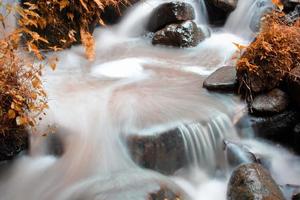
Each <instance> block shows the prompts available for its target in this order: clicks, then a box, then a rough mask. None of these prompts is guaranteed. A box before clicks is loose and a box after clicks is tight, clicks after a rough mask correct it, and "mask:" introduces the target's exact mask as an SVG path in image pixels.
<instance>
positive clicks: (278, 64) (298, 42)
mask: <svg viewBox="0 0 300 200" xmlns="http://www.w3.org/2000/svg"><path fill="white" fill-rule="evenodd" d="M299 24H300V23H299V22H295V23H293V24H288V23H287V22H286V21H285V15H284V14H283V13H281V12H277V11H274V12H272V13H270V14H268V15H267V16H265V17H264V19H263V21H262V25H261V31H260V33H259V35H258V36H257V37H256V39H255V41H254V42H252V43H251V44H250V46H248V47H247V48H246V49H245V51H244V53H243V54H242V56H241V58H240V59H239V61H238V63H237V72H238V79H239V83H240V89H241V90H240V91H241V92H242V93H244V94H245V93H246V96H251V94H252V93H259V92H264V91H268V90H271V89H273V88H275V87H276V86H278V85H279V84H280V83H281V81H282V80H283V79H284V78H285V76H286V75H287V73H288V72H290V71H291V69H293V68H294V67H296V66H297V65H299V63H300V26H299Z"/></svg>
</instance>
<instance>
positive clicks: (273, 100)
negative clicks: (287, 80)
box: [251, 88, 289, 115]
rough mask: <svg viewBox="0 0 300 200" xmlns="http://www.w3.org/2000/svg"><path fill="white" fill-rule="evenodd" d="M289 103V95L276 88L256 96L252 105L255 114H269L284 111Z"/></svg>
mask: <svg viewBox="0 0 300 200" xmlns="http://www.w3.org/2000/svg"><path fill="white" fill-rule="evenodd" d="M288 104H289V98H288V95H287V94H286V93H285V92H283V91H282V90H280V89H277V88H276V89H273V90H271V91H270V92H268V93H266V94H261V95H258V96H257V97H255V98H254V100H253V102H252V106H251V107H252V111H253V114H257V115H269V114H276V113H281V112H283V111H284V110H286V108H287V107H288Z"/></svg>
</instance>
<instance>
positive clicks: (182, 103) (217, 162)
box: [0, 0, 300, 200]
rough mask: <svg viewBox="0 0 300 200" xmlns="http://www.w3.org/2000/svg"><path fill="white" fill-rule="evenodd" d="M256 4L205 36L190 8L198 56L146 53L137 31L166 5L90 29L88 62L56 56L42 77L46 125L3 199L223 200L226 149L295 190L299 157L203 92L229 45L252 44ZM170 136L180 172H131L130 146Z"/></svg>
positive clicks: (6, 182)
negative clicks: (173, 196)
mask: <svg viewBox="0 0 300 200" xmlns="http://www.w3.org/2000/svg"><path fill="white" fill-rule="evenodd" d="M261 1H262V0H240V1H239V3H238V7H237V9H236V10H235V11H234V12H233V13H232V14H231V15H230V16H229V18H228V20H227V22H226V24H225V25H224V27H223V28H214V27H209V25H208V21H207V20H208V19H207V14H206V8H205V4H204V1H202V0H197V1H195V0H194V1H192V0H191V1H187V2H190V3H191V4H192V5H193V6H194V8H195V10H197V11H198V12H197V13H196V17H197V19H196V22H197V24H198V25H199V26H203V27H206V28H207V30H209V31H210V32H211V36H210V37H209V38H207V39H205V40H204V41H203V42H201V43H200V44H199V45H198V46H197V47H195V48H188V49H176V48H170V47H163V46H153V45H152V44H151V38H150V37H149V35H147V34H144V32H145V31H144V28H143V27H144V24H145V23H146V22H147V20H151V19H148V18H149V16H150V13H151V11H152V10H153V9H154V8H155V7H156V6H158V5H159V4H161V3H164V2H165V1H163V0H146V1H142V2H141V3H138V4H136V5H134V6H133V7H132V8H131V9H130V10H129V11H128V12H127V13H126V15H125V16H124V17H123V20H122V21H121V22H120V23H119V24H117V25H114V26H111V27H105V28H103V27H98V28H97V29H96V31H95V32H94V37H95V41H96V59H95V60H94V61H93V62H90V61H88V60H87V59H85V56H84V49H83V47H82V46H75V47H72V48H71V49H68V50H64V51H62V52H60V53H59V55H58V56H59V63H58V66H57V69H56V70H55V71H52V70H51V69H50V67H49V69H47V70H46V72H45V75H44V77H43V83H44V85H45V88H46V91H47V92H48V95H49V110H47V115H46V116H45V118H44V119H43V120H42V122H41V124H39V126H38V130H37V131H36V132H37V133H33V134H32V135H31V143H30V144H31V145H30V152H29V154H28V155H21V156H19V157H18V158H17V159H16V160H15V161H13V162H12V163H10V164H9V165H8V166H9V167H5V168H1V171H0V172H1V173H0V194H1V195H0V198H1V199H3V200H21V199H25V200H41V199H42V200H54V199H55V200H82V199H85V200H89V199H94V200H96V199H97V200H143V199H147V197H148V196H147V195H148V194H149V193H152V192H155V191H157V190H159V189H160V187H162V186H164V187H168V188H172V189H174V190H176V191H180V192H181V193H182V194H183V196H186V199H192V200H226V190H227V183H228V180H229V178H230V174H231V172H232V170H233V169H232V167H231V166H230V165H229V164H228V161H227V158H226V155H225V153H224V147H223V146H224V140H226V141H231V142H233V143H236V144H241V145H245V146H247V148H248V149H249V150H251V152H253V153H255V154H256V155H260V157H263V158H265V160H266V162H267V163H268V166H269V170H270V172H271V174H272V176H273V177H274V179H275V180H276V181H277V183H278V184H279V185H286V184H292V185H300V179H299V178H298V177H299V174H300V167H299V166H300V159H299V157H297V156H295V155H294V154H293V153H291V152H289V151H288V150H286V149H284V148H282V147H279V146H276V145H274V144H272V143H270V142H267V141H263V140H260V139H257V138H255V137H254V134H253V131H252V130H249V129H247V130H246V131H245V130H243V131H241V128H240V127H239V128H237V127H236V121H238V120H239V118H240V117H241V116H240V115H241V113H243V111H244V110H245V109H246V105H245V104H244V102H243V101H241V100H240V99H239V97H236V96H234V95H231V94H218V93H210V92H208V91H207V90H206V89H204V88H202V84H203V81H204V79H205V78H206V77H207V76H208V75H209V74H211V73H212V72H214V71H215V70H216V69H218V68H219V67H221V66H224V65H226V64H230V63H231V57H232V56H233V54H234V53H235V52H236V47H235V45H234V43H238V44H249V42H251V41H252V40H253V39H254V37H255V35H254V33H252V31H251V30H250V28H249V26H250V23H251V18H252V17H253V15H254V13H255V10H257V9H256V7H255V6H256V5H257V3H259V2H261ZM267 5H270V4H267ZM174 128H177V129H178V130H179V131H180V135H181V136H182V138H183V144H184V150H185V154H186V158H187V161H186V162H187V164H186V167H185V168H184V169H181V170H179V171H177V172H176V173H175V174H173V175H163V174H161V173H158V172H155V171H154V170H148V169H144V168H141V167H140V166H138V165H137V164H136V163H135V162H133V160H132V159H131V156H130V150H129V149H128V146H127V145H126V139H127V138H129V137H130V136H132V135H138V136H140V137H143V136H149V135H150V136H151V135H158V134H161V133H164V132H166V131H168V130H172V129H174ZM49 131H50V132H51V131H53V132H54V134H52V133H48V132H49ZM241 132H243V133H242V134H241ZM45 133H48V136H45V135H44V134H45ZM53 137H54V138H59V139H60V140H61V141H62V143H63V150H62V151H63V153H62V154H61V155H53V153H52V151H51V148H53V147H52V146H51V143H50V142H49V140H50V139H51V138H53ZM237 151H239V150H238V149H237ZM240 156H241V159H243V154H242V152H241V154H240ZM244 161H245V162H248V160H247V158H245V159H244Z"/></svg>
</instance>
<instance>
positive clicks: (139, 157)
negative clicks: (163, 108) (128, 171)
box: [127, 128, 187, 174]
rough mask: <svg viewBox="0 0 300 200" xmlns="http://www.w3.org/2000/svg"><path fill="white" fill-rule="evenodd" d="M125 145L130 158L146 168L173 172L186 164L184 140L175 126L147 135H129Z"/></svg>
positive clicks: (165, 172) (164, 172)
mask: <svg viewBox="0 0 300 200" xmlns="http://www.w3.org/2000/svg"><path fill="white" fill-rule="evenodd" d="M127 145H128V149H129V151H130V153H131V157H132V159H133V160H134V161H135V162H136V163H137V164H139V165H140V166H142V167H144V168H147V169H152V170H155V171H158V172H160V173H163V174H173V173H174V172H176V171H177V170H179V169H181V168H183V167H184V166H185V165H186V164H187V158H186V153H185V149H184V146H185V145H184V140H183V137H182V135H181V133H180V130H179V129H177V128H174V129H172V130H168V131H166V132H163V133H158V134H153V135H152V134H151V135H148V136H140V135H133V136H129V137H128V138H127Z"/></svg>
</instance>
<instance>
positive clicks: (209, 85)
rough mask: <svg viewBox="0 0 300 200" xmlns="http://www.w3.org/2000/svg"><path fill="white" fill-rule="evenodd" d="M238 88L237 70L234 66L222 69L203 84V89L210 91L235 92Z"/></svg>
mask: <svg viewBox="0 0 300 200" xmlns="http://www.w3.org/2000/svg"><path fill="white" fill-rule="evenodd" d="M236 86H237V80H236V69H235V67H234V66H225V67H221V68H220V69H218V70H216V71H215V72H213V73H212V74H211V75H210V76H209V77H207V78H206V79H205V81H204V82H203V87H204V88H206V89H208V90H219V91H233V90H234V89H235V88H236Z"/></svg>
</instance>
